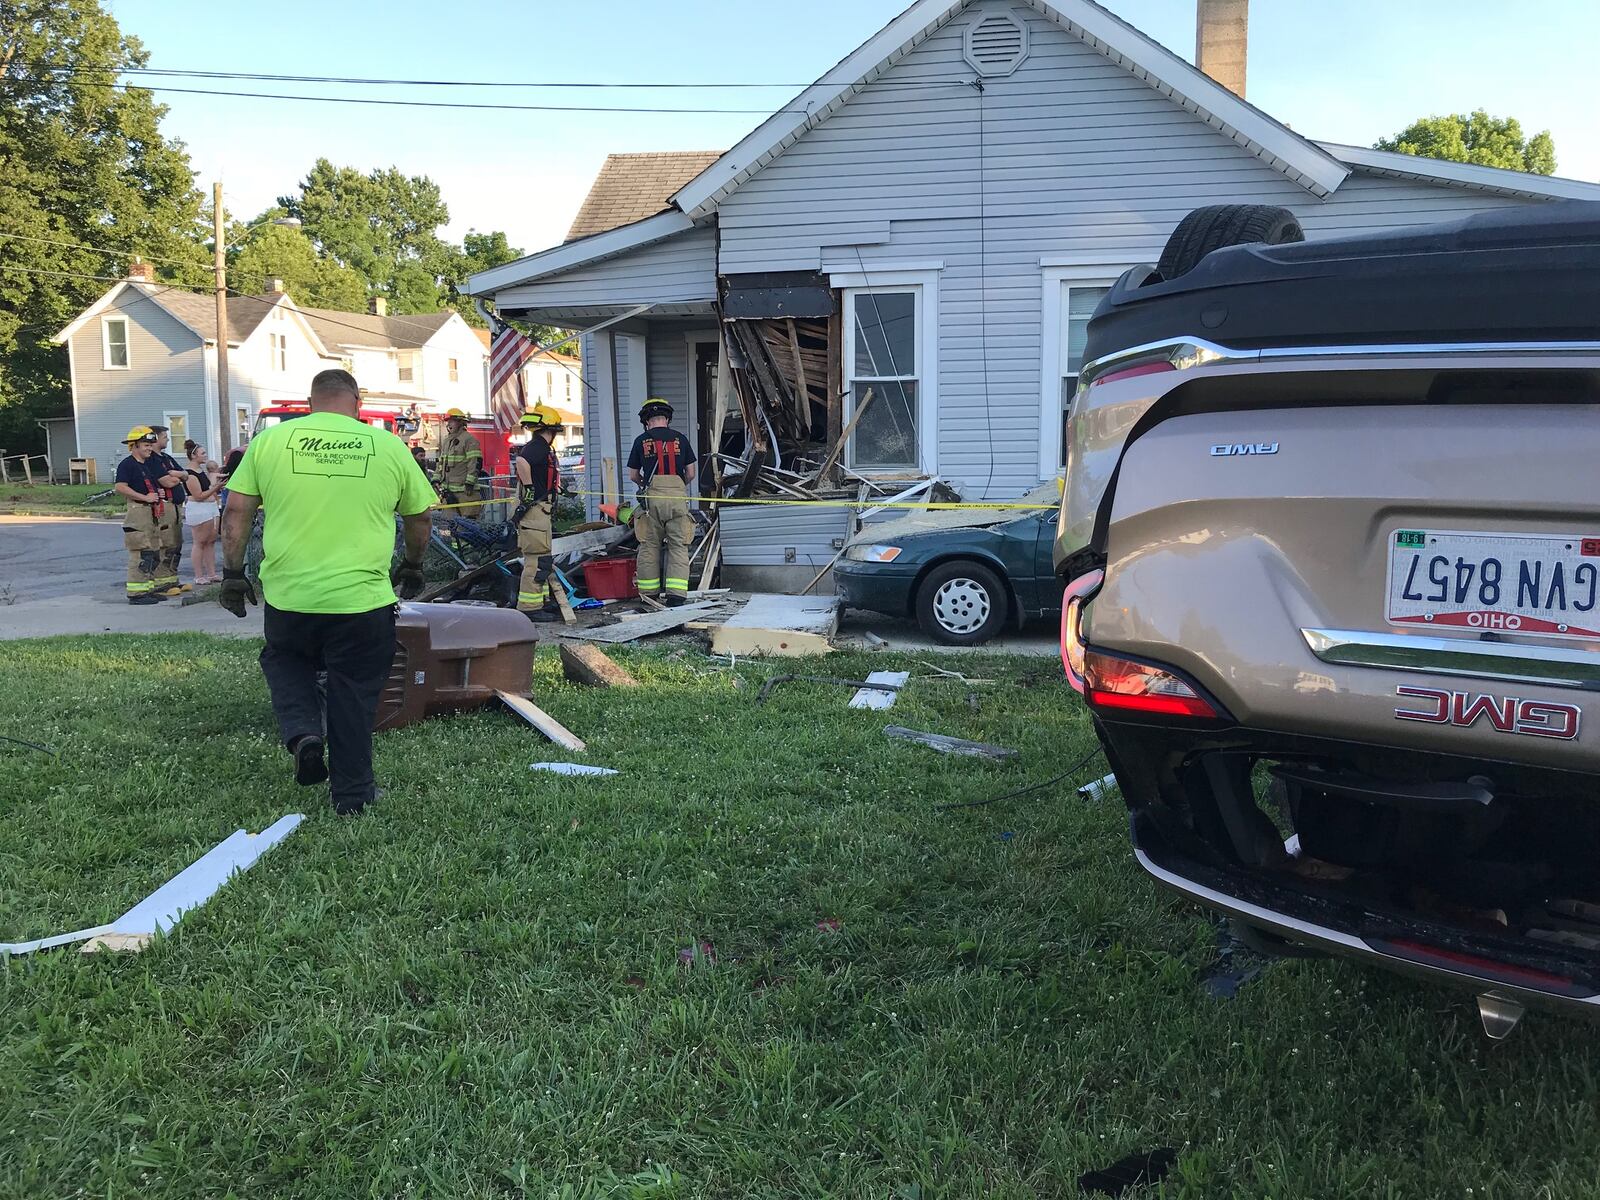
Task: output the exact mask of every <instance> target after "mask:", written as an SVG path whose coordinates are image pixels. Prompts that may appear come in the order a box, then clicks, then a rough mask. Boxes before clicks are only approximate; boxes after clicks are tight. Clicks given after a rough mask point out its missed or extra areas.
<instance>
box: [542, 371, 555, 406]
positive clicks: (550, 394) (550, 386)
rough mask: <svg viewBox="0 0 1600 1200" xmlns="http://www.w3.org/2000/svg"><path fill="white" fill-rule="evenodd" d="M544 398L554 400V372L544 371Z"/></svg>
mask: <svg viewBox="0 0 1600 1200" xmlns="http://www.w3.org/2000/svg"><path fill="white" fill-rule="evenodd" d="M544 398H545V399H546V400H554V399H555V398H556V374H555V372H554V371H546V372H545V373H544Z"/></svg>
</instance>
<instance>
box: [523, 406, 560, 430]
mask: <svg viewBox="0 0 1600 1200" xmlns="http://www.w3.org/2000/svg"><path fill="white" fill-rule="evenodd" d="M522 427H523V428H524V429H532V430H534V431H535V432H537V431H539V430H541V429H560V428H561V414H560V413H558V412H557V411H556V410H555V409H553V408H551V407H550V406H549V405H547V404H535V405H534V406H533V407H532V408H530V409H529V410H528V411H527V412H525V413H523V414H522Z"/></svg>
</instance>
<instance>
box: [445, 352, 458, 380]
mask: <svg viewBox="0 0 1600 1200" xmlns="http://www.w3.org/2000/svg"><path fill="white" fill-rule="evenodd" d="M445 362H446V363H448V364H449V367H450V382H451V383H460V382H461V360H460V359H459V358H448V359H446V360H445Z"/></svg>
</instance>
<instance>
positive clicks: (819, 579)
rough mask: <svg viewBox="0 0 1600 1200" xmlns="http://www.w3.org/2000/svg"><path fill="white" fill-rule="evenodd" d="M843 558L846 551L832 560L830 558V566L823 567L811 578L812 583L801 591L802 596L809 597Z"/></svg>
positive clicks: (840, 552)
mask: <svg viewBox="0 0 1600 1200" xmlns="http://www.w3.org/2000/svg"><path fill="white" fill-rule="evenodd" d="M843 557H844V551H843V550H841V551H839V553H837V554H835V555H834V556H833V557H832V558H830V559H829V560H828V565H827V566H825V567H823V568H822V570H820V571H818V572H817V573H816V574H815V575H813V576H812V577H811V582H810V583H808V584H806V585H805V587H803V588H801V589H800V594H801V595H802V596H804V595H807V594H808V593H809V592H810V591H811V589H812V588H814V587H816V586H817V584H819V583H821V582H822V577H823V576H824V575H826V574H827V573H828V572H829V571H831V570H833V568H834V564H836V563H837V562H838V561H839V560H840V559H841V558H843Z"/></svg>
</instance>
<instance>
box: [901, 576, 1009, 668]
mask: <svg viewBox="0 0 1600 1200" xmlns="http://www.w3.org/2000/svg"><path fill="white" fill-rule="evenodd" d="M912 607H913V608H914V610H915V612H916V617H917V624H918V625H920V626H922V630H923V632H924V633H926V634H927V635H928V636H929V637H931V638H933V640H934V641H936V642H943V643H944V644H945V645H946V646H977V645H979V644H981V643H983V642H987V641H988V640H989V639H990V638H992V637H994V635H995V634H997V633H999V632H1000V630H1001V629H1003V628H1004V627H1005V623H1006V614H1007V613H1008V612H1009V610H1010V608H1011V601H1010V597H1009V596H1007V594H1006V585H1005V584H1004V583H1002V582H1001V580H1000V577H999V576H998V575H996V574H995V573H994V572H993V571H991V570H990V569H989V568H988V567H986V566H984V565H983V564H982V563H976V562H973V561H971V560H970V559H958V560H956V561H955V562H947V563H940V564H939V565H938V566H937V567H935V568H934V569H933V570H931V571H929V572H928V575H927V577H926V578H925V579H923V581H922V583H921V584H919V585H918V587H917V595H916V600H915V601H914V602H913V606H912Z"/></svg>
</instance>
